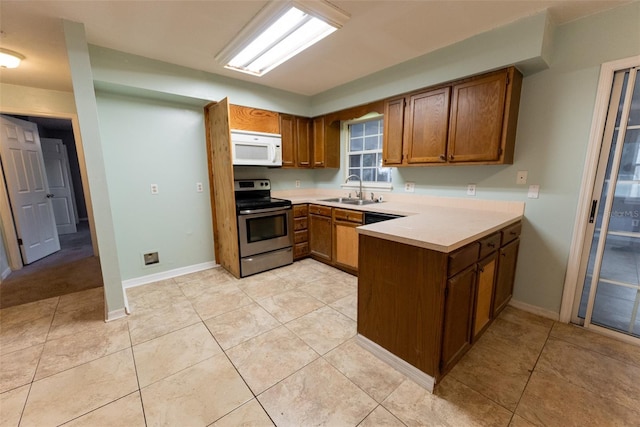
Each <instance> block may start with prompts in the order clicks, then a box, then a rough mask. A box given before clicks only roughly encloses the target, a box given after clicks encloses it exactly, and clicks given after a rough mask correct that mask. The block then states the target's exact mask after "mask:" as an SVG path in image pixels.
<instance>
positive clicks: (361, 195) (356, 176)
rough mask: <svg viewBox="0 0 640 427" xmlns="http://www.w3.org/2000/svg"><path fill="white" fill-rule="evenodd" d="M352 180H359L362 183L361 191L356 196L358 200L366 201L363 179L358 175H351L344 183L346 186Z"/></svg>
mask: <svg viewBox="0 0 640 427" xmlns="http://www.w3.org/2000/svg"><path fill="white" fill-rule="evenodd" d="M351 178H358V181H360V191H359V192H358V193H357V194H356V196H357V197H358V199H360V200H364V193H363V192H362V178H360V177H359V176H358V175H349V176H348V177H347V179H346V180H345V181H344V183H345V184H346V183H347V182H349V180H350V179H351Z"/></svg>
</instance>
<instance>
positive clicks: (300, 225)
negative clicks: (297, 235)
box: [293, 216, 308, 231]
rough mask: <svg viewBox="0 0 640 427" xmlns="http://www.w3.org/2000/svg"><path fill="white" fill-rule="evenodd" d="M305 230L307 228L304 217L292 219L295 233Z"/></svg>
mask: <svg viewBox="0 0 640 427" xmlns="http://www.w3.org/2000/svg"><path fill="white" fill-rule="evenodd" d="M307 228H308V219H307V217H306V216H305V217H302V218H294V219H293V229H294V230H295V231H298V230H306V229H307Z"/></svg>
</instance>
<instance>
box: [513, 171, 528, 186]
mask: <svg viewBox="0 0 640 427" xmlns="http://www.w3.org/2000/svg"><path fill="white" fill-rule="evenodd" d="M527 175H528V172H527V171H518V175H517V177H516V184H518V185H524V184H526V183H527Z"/></svg>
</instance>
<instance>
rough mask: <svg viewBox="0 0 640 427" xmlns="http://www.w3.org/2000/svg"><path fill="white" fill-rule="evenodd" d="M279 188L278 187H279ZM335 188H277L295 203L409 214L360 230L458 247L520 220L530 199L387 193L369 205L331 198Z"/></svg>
mask: <svg viewBox="0 0 640 427" xmlns="http://www.w3.org/2000/svg"><path fill="white" fill-rule="evenodd" d="M274 193H276V192H274ZM340 195H341V194H336V192H335V191H332V192H329V190H310V191H302V190H292V191H282V192H277V193H276V194H274V197H283V198H287V199H289V200H291V202H292V203H294V204H299V203H316V204H321V205H325V206H331V207H338V208H342V209H351V210H357V211H369V212H383V213H391V214H398V215H406V216H405V217H404V218H397V219H392V220H389V221H383V222H378V223H375V224H369V225H363V226H360V227H358V228H357V230H358V232H359V233H360V234H364V235H367V236H373V237H377V238H381V239H386V240H391V241H395V242H399V243H405V244H408V245H412V246H417V247H421V248H425V249H431V250H435V251H439V252H452V251H454V250H456V249H458V248H461V247H462V246H465V245H466V244H468V243H471V242H474V241H476V240H478V239H480V238H482V237H484V236H487V235H489V234H491V233H493V232H495V231H498V230H500V229H502V228H504V227H505V226H507V225H510V224H513V223H516V222H518V221H520V220H521V219H522V217H523V215H524V202H509V201H497V200H477V199H461V198H447V197H433V196H424V195H406V194H396V193H384V198H385V201H384V202H382V203H373V204H369V205H364V206H358V205H349V204H343V203H335V202H325V201H322V200H321V199H326V198H330V197H336V196H340Z"/></svg>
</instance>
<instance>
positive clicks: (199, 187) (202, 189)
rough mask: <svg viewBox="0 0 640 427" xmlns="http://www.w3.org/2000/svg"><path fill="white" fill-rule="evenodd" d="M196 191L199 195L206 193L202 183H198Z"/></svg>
mask: <svg viewBox="0 0 640 427" xmlns="http://www.w3.org/2000/svg"><path fill="white" fill-rule="evenodd" d="M196 191H197V192H198V193H202V192H203V191H204V187H203V185H202V183H201V182H196Z"/></svg>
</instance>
